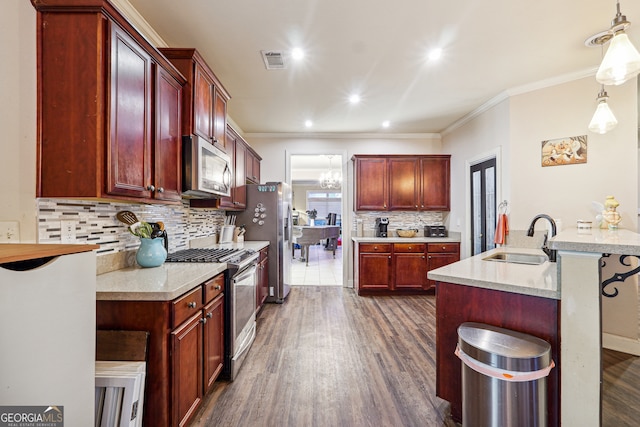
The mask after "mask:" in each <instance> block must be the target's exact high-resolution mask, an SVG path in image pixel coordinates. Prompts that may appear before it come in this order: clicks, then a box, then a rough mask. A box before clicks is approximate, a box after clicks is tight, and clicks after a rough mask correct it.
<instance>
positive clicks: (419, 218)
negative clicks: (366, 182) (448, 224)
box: [352, 211, 444, 236]
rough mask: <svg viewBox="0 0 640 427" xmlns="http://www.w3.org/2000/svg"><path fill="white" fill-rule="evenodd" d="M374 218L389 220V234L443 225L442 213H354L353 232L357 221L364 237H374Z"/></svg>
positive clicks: (355, 230) (355, 229)
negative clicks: (407, 229)
mask: <svg viewBox="0 0 640 427" xmlns="http://www.w3.org/2000/svg"><path fill="white" fill-rule="evenodd" d="M376 218H389V227H388V230H389V231H391V232H392V231H393V230H395V229H397V228H417V229H419V230H422V229H423V228H424V226H425V225H444V213H443V212H399V211H395V212H356V213H355V214H354V217H353V224H352V230H353V232H354V233H356V232H357V229H358V228H357V223H358V220H362V230H363V231H364V235H365V236H374V235H375V226H376ZM391 234H393V233H391ZM391 234H390V235H391Z"/></svg>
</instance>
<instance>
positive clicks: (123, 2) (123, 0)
mask: <svg viewBox="0 0 640 427" xmlns="http://www.w3.org/2000/svg"><path fill="white" fill-rule="evenodd" d="M110 2H111V4H113V5H114V6H115V8H116V9H118V11H120V13H122V14H123V15H124V16H125V17H126V18H127V20H129V22H130V23H131V25H133V26H134V27H135V28H136V29H137V30H138V31H139V32H140V34H142V35H143V36H144V37H145V38H146V39H147V40H148V41H149V43H151V44H152V45H153V46H155V47H156V48H158V47H168V46H169V45H168V44H167V43H166V42H165V41H164V39H163V38H162V37H160V35H159V34H158V33H156V30H154V29H153V27H152V26H151V25H150V24H149V23H148V22H147V20H146V19H144V17H143V16H142V15H141V14H140V12H138V11H137V9H136V8H135V7H133V6H132V5H131V3H129V1H128V0H110Z"/></svg>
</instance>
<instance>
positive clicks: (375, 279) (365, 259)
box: [358, 253, 391, 290]
mask: <svg viewBox="0 0 640 427" xmlns="http://www.w3.org/2000/svg"><path fill="white" fill-rule="evenodd" d="M359 263H360V267H359V269H358V272H359V275H360V279H359V283H358V288H359V289H380V290H382V289H390V286H389V285H390V283H391V282H390V280H391V254H390V253H380V254H369V253H364V254H363V253H360V258H359Z"/></svg>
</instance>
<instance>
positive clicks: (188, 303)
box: [171, 286, 202, 328]
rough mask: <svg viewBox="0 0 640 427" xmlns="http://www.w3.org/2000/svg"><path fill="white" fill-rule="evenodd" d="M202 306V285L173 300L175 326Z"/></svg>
mask: <svg viewBox="0 0 640 427" xmlns="http://www.w3.org/2000/svg"><path fill="white" fill-rule="evenodd" d="M201 308H202V286H198V287H197V288H195V289H194V290H192V291H191V292H189V293H186V294H184V295H183V296H181V297H180V298H177V299H175V300H174V301H173V322H172V325H171V326H172V327H173V328H175V327H176V326H178V325H179V324H180V323H182V322H184V321H185V320H187V319H188V318H189V317H190V316H193V315H194V314H195V313H196V312H197V311H198V310H200V309H201Z"/></svg>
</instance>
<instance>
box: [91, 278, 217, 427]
mask: <svg viewBox="0 0 640 427" xmlns="http://www.w3.org/2000/svg"><path fill="white" fill-rule="evenodd" d="M223 301H224V274H219V275H216V276H215V277H213V278H212V279H210V280H207V281H206V282H205V283H203V284H201V285H199V286H196V287H195V288H194V289H192V290H190V291H188V292H186V293H185V294H184V295H182V296H180V297H178V298H176V299H175V300H172V301H120V300H117V301H116V300H98V301H97V302H96V319H97V321H96V323H97V328H98V329H101V330H137V331H147V332H149V345H148V352H147V378H146V388H145V402H144V405H145V406H144V415H143V424H144V425H147V426H159V427H164V426H184V425H186V424H188V423H189V421H190V420H191V418H192V417H193V415H194V414H195V412H196V410H197V409H198V407H199V405H200V403H201V402H202V399H203V397H204V395H205V394H206V393H207V392H208V391H209V390H210V389H211V385H212V384H213V382H214V381H215V380H216V379H217V378H218V376H219V375H220V373H221V372H222V365H223V360H224V312H223V310H224V304H223Z"/></svg>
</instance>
